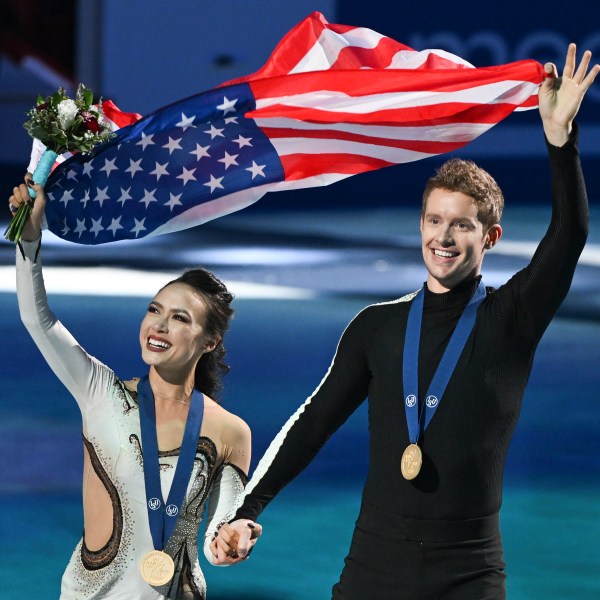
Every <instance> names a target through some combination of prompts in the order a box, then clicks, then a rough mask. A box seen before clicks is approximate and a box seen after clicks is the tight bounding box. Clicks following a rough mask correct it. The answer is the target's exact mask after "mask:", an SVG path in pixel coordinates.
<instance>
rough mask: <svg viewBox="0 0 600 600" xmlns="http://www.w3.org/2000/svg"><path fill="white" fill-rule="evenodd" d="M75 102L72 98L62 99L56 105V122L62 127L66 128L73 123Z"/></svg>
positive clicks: (76, 109) (75, 108)
mask: <svg viewBox="0 0 600 600" xmlns="http://www.w3.org/2000/svg"><path fill="white" fill-rule="evenodd" d="M77 111H78V108H77V104H75V101H74V100H63V101H62V102H60V103H59V105H58V122H59V123H60V126H61V127H62V128H63V129H68V128H69V127H71V125H73V121H74V120H75V117H76V116H77Z"/></svg>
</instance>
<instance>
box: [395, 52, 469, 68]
mask: <svg viewBox="0 0 600 600" xmlns="http://www.w3.org/2000/svg"><path fill="white" fill-rule="evenodd" d="M431 54H433V55H435V56H439V57H440V58H445V59H446V60H449V61H451V62H453V63H455V64H457V65H464V66H466V67H469V68H475V67H474V66H473V65H472V64H471V63H470V62H467V61H466V60H464V59H462V58H460V56H456V54H450V52H446V51H445V50H438V49H430V50H421V51H420V52H417V51H416V50H400V51H399V52H396V54H394V56H393V57H392V60H391V61H390V64H389V66H388V67H387V68H388V69H418V68H419V67H420V66H421V65H422V64H423V63H424V62H426V61H427V59H428V58H429V56H430V55H431Z"/></svg>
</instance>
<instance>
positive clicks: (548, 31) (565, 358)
mask: <svg viewBox="0 0 600 600" xmlns="http://www.w3.org/2000/svg"><path fill="white" fill-rule="evenodd" d="M314 10H318V11H320V12H322V13H323V14H324V15H325V16H326V18H327V19H328V20H329V21H330V22H333V23H345V24H349V25H362V26H366V27H371V28H373V29H375V30H377V31H379V32H381V33H384V34H386V35H389V36H391V37H393V38H395V39H397V40H398V41H401V42H403V43H405V44H407V45H409V46H412V47H414V48H416V49H423V48H434V47H440V48H443V49H445V50H448V51H450V52H454V53H456V54H459V55H460V56H462V57H463V58H465V59H466V60H469V61H470V62H471V63H473V64H475V65H477V66H487V65H494V64H501V63H505V62H511V61H514V60H521V59H526V58H535V59H537V60H539V61H540V62H546V61H548V60H551V61H553V62H555V63H556V64H557V65H559V66H561V65H562V60H563V57H564V51H565V48H566V46H567V43H568V42H569V41H575V42H577V43H578V46H579V48H580V49H583V48H589V49H591V50H592V52H593V53H594V55H595V58H596V60H600V18H599V17H600V5H597V3H595V2H575V3H570V4H569V6H568V10H567V7H566V5H565V3H562V2H555V1H551V0H547V1H546V2H540V1H538V0H532V1H531V2H528V3H523V2H516V1H515V0H507V2H504V3H497V4H495V5H493V6H491V5H488V4H487V3H486V4H485V5H484V3H480V4H476V5H474V4H473V3H472V2H468V1H466V0H455V2H453V3H452V4H451V5H449V4H447V3H445V2H442V1H441V0H431V1H430V2H427V3H421V4H418V5H417V4H413V5H408V4H404V3H398V2H392V1H384V0H373V1H372V2H369V3H363V2H358V1H355V0H345V1H342V0H340V1H338V2H336V1H335V0H327V1H315V2H308V1H306V0H287V1H286V2H285V3H282V2H278V1H277V0H261V1H260V2H257V3H249V2H243V1H240V0H236V1H229V0H224V1H223V2H219V3H216V2H214V1H210V0H203V1H202V0H194V1H191V0H181V1H177V0H173V1H172V2H159V1H157V0H147V1H142V0H129V1H128V2H117V1H116V0H93V1H92V0H80V1H79V2H76V1H75V0H69V1H65V2H61V3H52V4H51V3H46V2H42V1H41V0H35V1H34V0H31V1H17V0H12V1H9V0H0V126H1V131H2V135H1V136H0V140H1V141H0V182H1V184H2V190H3V191H4V193H5V194H6V197H8V195H9V193H10V189H11V188H12V186H13V185H14V184H15V183H16V182H18V181H19V180H20V178H21V177H22V174H23V171H24V167H25V166H26V164H27V162H28V157H29V149H30V143H31V142H30V139H29V138H28V137H27V134H26V132H25V130H24V129H23V127H22V123H23V121H24V120H25V112H26V111H27V110H28V109H29V108H30V107H31V105H32V104H33V103H34V101H35V98H36V97H37V95H38V94H41V95H46V94H49V93H51V92H52V91H54V90H55V89H56V88H57V87H58V86H59V85H63V86H65V87H66V88H67V89H69V90H70V91H72V90H73V88H74V86H75V85H76V84H77V82H79V81H82V82H84V83H86V84H87V85H88V86H89V87H91V88H92V89H93V90H94V91H95V92H96V93H97V94H98V95H101V96H103V97H106V98H111V99H112V100H113V101H114V102H115V103H116V104H117V105H118V106H119V107H120V108H121V109H122V110H125V111H132V112H140V113H142V114H147V113H149V112H151V111H152V110H154V109H157V108H159V107H161V106H164V105H165V104H167V103H169V102H172V101H174V100H178V99H180V98H183V97H185V96H188V95H190V94H193V93H197V92H199V91H202V90H205V89H209V88H210V87H213V86H215V85H217V84H219V83H220V82H222V81H225V80H228V79H231V78H233V77H236V76H240V75H244V74H247V73H250V72H253V71H255V70H256V69H258V68H259V67H260V66H261V65H262V64H263V62H264V61H265V60H266V58H267V57H268V55H269V54H270V52H271V51H272V49H273V47H274V46H275V45H276V43H277V41H278V40H279V39H280V38H281V37H282V36H283V35H284V34H285V33H286V32H287V31H288V30H289V29H290V28H291V27H292V26H294V25H295V24H296V23H297V22H298V21H300V20H301V19H303V18H304V17H305V16H307V15H308V14H309V13H310V12H312V11H314ZM579 123H580V128H581V134H580V139H581V142H580V148H581V152H582V156H583V164H584V171H585V174H586V181H587V185H588V193H589V196H590V213H591V227H590V238H589V241H588V245H587V247H586V249H585V251H584V254H583V256H582V258H581V260H580V264H579V267H578V269H577V272H576V276H575V279H574V282H573V286H572V289H571V292H570V293H569V296H568V298H567V300H566V301H565V303H564V305H563V307H562V308H561V311H560V313H559V315H558V317H557V318H556V319H555V321H554V322H553V323H552V325H551V326H550V328H549V329H548V331H547V333H546V335H545V337H544V339H543V340H542V343H541V344H540V348H539V351H538V355H537V358H536V361H535V365H534V369H533V373H532V377H531V381H530V384H529V387H528V391H527V394H526V397H525V402H524V407H523V412H522V416H521V420H520V422H519V425H518V427H517V431H516V434H515V437H514V440H513V443H512V447H511V451H510V454H509V459H508V462H507V465H506V475H505V489H504V506H503V509H502V513H501V523H502V532H503V537H504V541H505V553H506V561H507V565H508V566H507V573H508V591H509V594H508V596H509V598H511V600H527V599H530V598H531V599H533V598H545V599H546V600H565V599H567V598H578V599H584V600H588V599H589V600H592V599H597V598H599V597H600V577H599V575H598V574H599V573H600V559H599V558H598V552H597V549H598V545H599V542H600V477H599V475H600V444H599V443H598V440H599V431H600V411H599V406H598V400H597V393H596V391H597V386H598V383H599V382H600V379H599V376H598V364H600V294H599V292H600V233H599V231H600V228H599V225H600V216H599V207H600V178H599V177H598V166H597V165H598V161H599V159H600V83H599V82H596V86H595V88H594V89H592V90H591V91H590V92H589V94H588V97H586V100H585V105H584V107H583V109H582V111H581V113H580V118H579ZM457 155H460V156H465V157H468V158H473V159H474V160H476V161H477V162H478V163H479V164H481V165H482V166H483V167H485V168H487V169H488V170H489V171H490V172H491V173H492V174H493V175H494V176H496V178H497V180H498V182H499V183H500V185H501V187H502V188H503V190H504V193H505V196H506V209H505V216H504V219H503V226H504V237H503V240H502V243H501V244H499V245H498V246H497V247H496V248H495V249H494V251H493V252H492V253H491V254H490V255H489V256H488V257H487V258H486V261H485V263H484V277H485V280H486V282H487V283H488V285H493V286H498V285H501V284H502V283H503V282H504V281H506V280H507V279H508V277H510V275H511V274H512V273H514V272H515V271H516V270H518V269H519V268H521V267H522V266H524V265H525V264H527V261H528V260H529V258H530V257H531V255H532V253H533V251H534V249H535V246H536V243H537V241H539V239H540V238H541V237H542V236H543V234H544V231H545V228H546V226H547V223H548V220H549V214H550V209H549V198H550V197H549V189H550V184H549V177H548V168H547V165H546V158H545V149H544V142H543V135H542V131H541V126H540V124H539V117H538V115H537V114H535V111H530V112H528V113H518V114H514V115H512V116H511V117H509V118H508V119H507V120H506V121H504V122H502V123H500V124H499V125H498V126H497V127H495V128H494V129H492V130H491V131H490V132H488V133H487V134H485V135H483V136H482V137H481V138H479V139H478V140H476V141H475V142H474V143H472V144H471V145H469V146H467V147H466V148H464V149H463V150H462V151H461V152H460V153H457ZM446 158H447V156H442V157H438V158H436V159H427V160H423V161H420V162H418V163H414V164H407V165H400V166H398V167H393V168H390V169H385V170H383V171H378V172H374V173H369V174H364V175H360V176H356V177H353V178H351V179H349V180H346V181H343V182H340V183H337V184H335V185H333V186H330V187H325V188H315V189H311V190H307V191H296V192H281V193H277V194H269V195H267V196H266V197H264V198H263V199H262V200H260V201H259V202H258V203H257V204H255V205H253V206H251V207H249V208H247V209H245V210H243V211H240V212H238V213H234V214H232V215H229V216H227V217H223V218H221V219H218V220H216V221H213V222H211V223H208V224H206V225H203V226H201V227H198V228H195V229H192V230H188V231H185V232H181V233H177V234H169V235H165V236H160V237H156V238H153V239H152V238H151V239H149V240H140V241H138V242H131V243H125V242H118V243H115V244H108V245H104V246H96V247H91V246H80V245H76V244H71V243H67V242H64V241H62V240H60V239H58V238H56V237H54V236H52V235H45V236H44V264H45V275H46V280H47V285H48V289H49V293H50V303H51V306H52V308H53V310H54V311H55V313H56V314H57V316H58V317H59V318H60V319H61V320H62V321H63V322H64V323H65V325H66V326H67V327H68V328H69V329H70V330H71V331H72V333H73V334H74V335H75V337H76V338H77V339H78V340H79V342H80V343H81V344H82V345H83V346H84V347H85V348H86V349H87V350H88V351H89V352H90V353H91V354H93V355H95V356H97V357H98V358H99V359H100V360H102V361H104V362H106V363H108V364H109V365H111V366H112V367H113V368H115V370H116V371H117V373H118V374H119V375H120V376H122V377H125V378H128V377H131V376H133V375H139V374H140V373H142V372H143V368H144V367H143V365H142V363H141V360H140V358H139V347H138V341H137V340H138V326H139V322H140V320H141V318H142V315H143V313H144V311H145V308H146V303H147V301H148V300H149V298H151V297H152V295H153V294H154V292H155V291H156V289H157V288H158V287H159V286H160V285H162V284H163V283H164V282H166V281H167V280H169V279H170V278H172V276H173V275H175V274H177V273H179V272H180V271H181V270H183V268H185V267H187V266H193V265H203V266H206V267H207V268H209V269H211V270H213V271H214V272H215V273H216V274H217V275H219V276H220V277H221V278H222V279H224V280H225V281H226V282H227V283H228V285H229V286H230V288H231V289H232V290H233V291H234V293H235V294H236V297H237V299H236V317H235V320H234V322H233V324H232V328H231V331H230V332H229V333H228V339H227V340H226V341H227V344H226V346H227V347H228V353H229V362H230V364H231V365H232V371H231V373H230V374H229V375H228V376H227V377H226V379H225V394H224V397H223V404H224V405H225V406H226V407H227V408H228V409H230V410H231V411H233V412H235V413H237V414H239V415H240V416H241V417H242V418H244V419H245V420H246V421H247V422H248V424H249V425H250V426H251V428H252V431H253V461H252V464H253V467H254V466H255V465H256V462H257V461H258V459H259V458H260V456H261V455H262V453H263V452H264V450H265V449H266V447H267V445H268V443H269V442H270V440H271V439H272V437H273V436H274V435H275V434H276V433H277V431H278V430H279V428H280V426H281V425H282V423H283V422H284V421H285V420H286V418H287V417H288V416H289V415H290V414H291V413H292V412H293V411H294V410H295V409H296V407H297V406H298V405H299V404H300V403H301V402H302V401H303V400H304V399H305V398H306V396H308V395H309V394H310V393H311V392H312V391H313V389H314V388H315V387H316V385H317V384H318V383H319V381H320V380H321V378H322V376H323V374H324V373H325V371H326V369H327V367H328V366H329V363H330V360H331V357H332V356H333V352H334V351H335V347H336V344H337V340H338V339H339V336H340V335H341V333H342V331H343V329H344V327H345V326H346V324H347V323H348V321H349V320H350V319H351V318H352V317H353V316H354V315H355V314H356V313H357V312H358V311H359V310H361V309H362V308H363V307H364V306H365V305H367V304H370V303H373V302H380V301H385V300H388V299H392V298H396V297H399V296H401V295H403V294H404V293H406V292H409V291H412V290H414V289H416V288H417V287H419V286H420V285H421V284H422V281H423V280H424V279H425V273H424V268H423V266H422V261H421V252H420V243H419V235H418V217H419V208H420V195H421V191H422V187H423V185H424V183H425V180H426V178H427V177H428V176H429V175H430V174H431V173H432V172H433V171H434V169H435V167H436V165H437V164H439V163H440V162H442V161H443V160H445V159H446ZM8 219H9V213H8V210H7V209H4V208H3V205H2V204H0V226H1V228H2V231H4V229H5V227H6V225H7V223H8ZM13 263H14V248H13V246H12V244H10V243H8V242H6V241H5V240H4V239H2V240H0V331H1V332H2V337H3V343H2V344H1V345H0V365H1V367H0V389H1V390H2V396H3V401H2V402H0V416H1V418H0V505H1V506H2V507H3V510H2V517H1V518H0V523H1V533H2V535H1V536H0V548H1V549H2V556H3V560H2V561H1V564H0V589H1V590H2V593H1V594H0V595H1V596H2V598H6V599H7V600H8V599H15V600H16V599H19V600H21V599H23V598H27V599H29V598H32V599H33V598H36V599H38V598H40V599H42V598H56V597H58V590H59V585H60V577H61V575H62V571H63V569H64V567H65V566H66V563H67V561H68V557H69V555H70V553H71V552H72V549H73V548H74V546H75V544H76V542H77V540H78V539H79V537H80V535H81V528H82V515H81V500H80V495H81V468H82V453H81V441H80V419H79V414H78V411H77V408H76V406H75V403H74V402H73V401H72V400H71V399H70V397H69V395H68V393H67V392H66V391H65V390H64V389H63V388H62V386H61V385H60V384H59V383H58V382H57V381H56V380H55V378H54V376H53V375H52V373H51V372H50V371H49V369H48V367H47V366H46V364H45V363H44V361H43V360H42V359H41V357H40V355H39V352H38V351H37V349H36V348H35V346H34V345H33V343H32V342H31V340H30V339H29V337H28V336H27V333H26V331H25V329H24V328H23V326H22V325H21V323H20V321H19V317H18V311H17V305H16V299H15V297H14V266H13ZM367 445H368V433H367V423H366V403H365V405H363V406H362V407H361V408H360V409H359V410H358V411H357V413H356V414H355V415H353V416H352V417H351V419H350V420H349V421H348V422H347V423H346V424H345V425H344V426H343V427H342V428H341V429H340V431H338V433H337V434H336V435H334V436H333V437H332V439H331V440H330V441H329V442H328V444H327V445H326V447H325V448H324V450H323V451H322V452H321V454H320V455H319V456H318V458H317V459H316V460H315V461H314V463H313V464H312V465H311V466H310V467H309V468H308V469H307V470H306V472H305V473H304V474H303V475H302V476H301V477H300V478H298V479H297V480H296V481H295V482H294V483H292V484H291V485H290V486H289V487H288V488H286V490H284V492H283V493H282V494H281V495H280V496H279V497H278V498H277V500H276V501H275V502H274V503H273V504H272V505H271V506H270V507H269V509H268V510H267V511H266V512H265V514H264V515H263V518H262V523H263V525H264V527H265V535H264V537H263V539H262V540H261V541H260V544H259V546H257V548H256V550H255V552H254V553H253V555H252V558H251V560H249V561H248V562H246V563H244V564H242V565H240V566H238V567H235V568H231V569H216V568H212V567H210V566H208V565H207V564H206V563H203V564H202V567H203V570H204V572H205V575H206V579H207V582H208V586H209V587H208V597H209V599H210V600H233V598H236V599H239V600H309V599H310V600H320V599H323V600H325V599H327V598H329V597H330V589H331V586H332V585H333V584H334V583H335V582H336V581H337V577H338V575H339V572H340V571H341V568H342V564H343V559H344V556H345V552H346V550H347V548H348V544H349V540H350V535H351V533H352V529H353V523H354V520H355V518H356V516H357V514H358V508H359V504H360V490H361V487H362V482H363V481H364V476H365V473H366V469H367V460H368V452H367ZM367 600H370V599H367ZM373 600H376V599H373Z"/></svg>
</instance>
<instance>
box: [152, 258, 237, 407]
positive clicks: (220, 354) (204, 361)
mask: <svg viewBox="0 0 600 600" xmlns="http://www.w3.org/2000/svg"><path fill="white" fill-rule="evenodd" d="M174 283H184V284H185V285H189V286H190V287H191V288H193V289H194V291H196V292H198V293H199V294H200V296H201V297H202V299H203V300H204V303H205V304H206V324H205V329H206V333H207V334H208V335H209V336H214V337H218V338H220V341H219V343H218V344H217V346H216V347H215V349H214V350H213V351H212V352H206V353H205V354H203V355H202V357H201V358H200V360H199V361H198V365H197V366H196V373H195V375H194V387H195V388H196V389H197V390H198V391H200V392H202V393H203V394H206V395H207V396H210V397H211V398H213V399H214V398H215V397H217V396H218V395H219V393H220V392H221V390H222V389H223V384H222V383H221V377H222V376H223V375H225V374H226V373H227V372H228V371H229V366H228V365H226V364H225V363H224V362H223V360H224V358H225V347H224V346H223V336H224V335H225V331H227V328H228V327H229V321H230V319H231V317H232V316H233V309H232V308H231V306H230V304H231V302H232V301H233V294H231V293H230V292H229V291H228V290H227V288H226V287H225V284H224V283H223V282H222V281H220V280H219V279H217V278H216V277H215V276H214V275H213V274H212V273H211V272H210V271H207V270H206V269H201V268H196V269H188V270H186V271H184V272H183V273H182V274H181V275H180V276H179V277H178V278H177V279H174V280H173V281H169V283H167V284H166V285H165V286H164V287H163V289H164V288H166V287H167V286H169V285H172V284H174Z"/></svg>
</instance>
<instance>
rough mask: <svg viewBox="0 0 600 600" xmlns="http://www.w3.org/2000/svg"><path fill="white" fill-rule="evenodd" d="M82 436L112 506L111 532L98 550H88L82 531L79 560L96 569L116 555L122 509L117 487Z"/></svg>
mask: <svg viewBox="0 0 600 600" xmlns="http://www.w3.org/2000/svg"><path fill="white" fill-rule="evenodd" d="M82 438H83V443H84V445H85V447H86V449H87V451H88V454H89V456H90V461H91V463H92V467H93V468H94V472H95V473H96V475H97V476H98V478H99V479H100V481H101V482H102V485H104V488H105V489H106V491H107V492H108V495H109V496H110V500H111V502H112V507H113V527H112V533H111V534H110V537H109V538H108V541H107V542H106V544H105V545H104V546H102V548H100V550H90V549H89V548H88V547H87V546H86V545H85V531H84V533H83V540H82V543H81V562H82V563H83V566H84V567H85V568H86V569H87V570H88V571H96V570H98V569H102V568H104V567H106V566H108V565H109V564H110V563H111V562H112V561H113V560H114V559H115V557H116V556H117V552H118V551H119V546H120V544H121V535H122V534H123V510H122V507H121V499H120V498H119V493H118V492H117V488H116V487H115V486H114V484H113V482H112V481H111V480H110V478H109V476H108V475H107V473H106V471H105V470H104V468H103V467H102V464H101V463H100V459H99V458H98V456H97V454H96V451H95V449H94V446H93V445H92V444H91V443H90V442H89V441H88V440H86V439H85V436H82Z"/></svg>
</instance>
